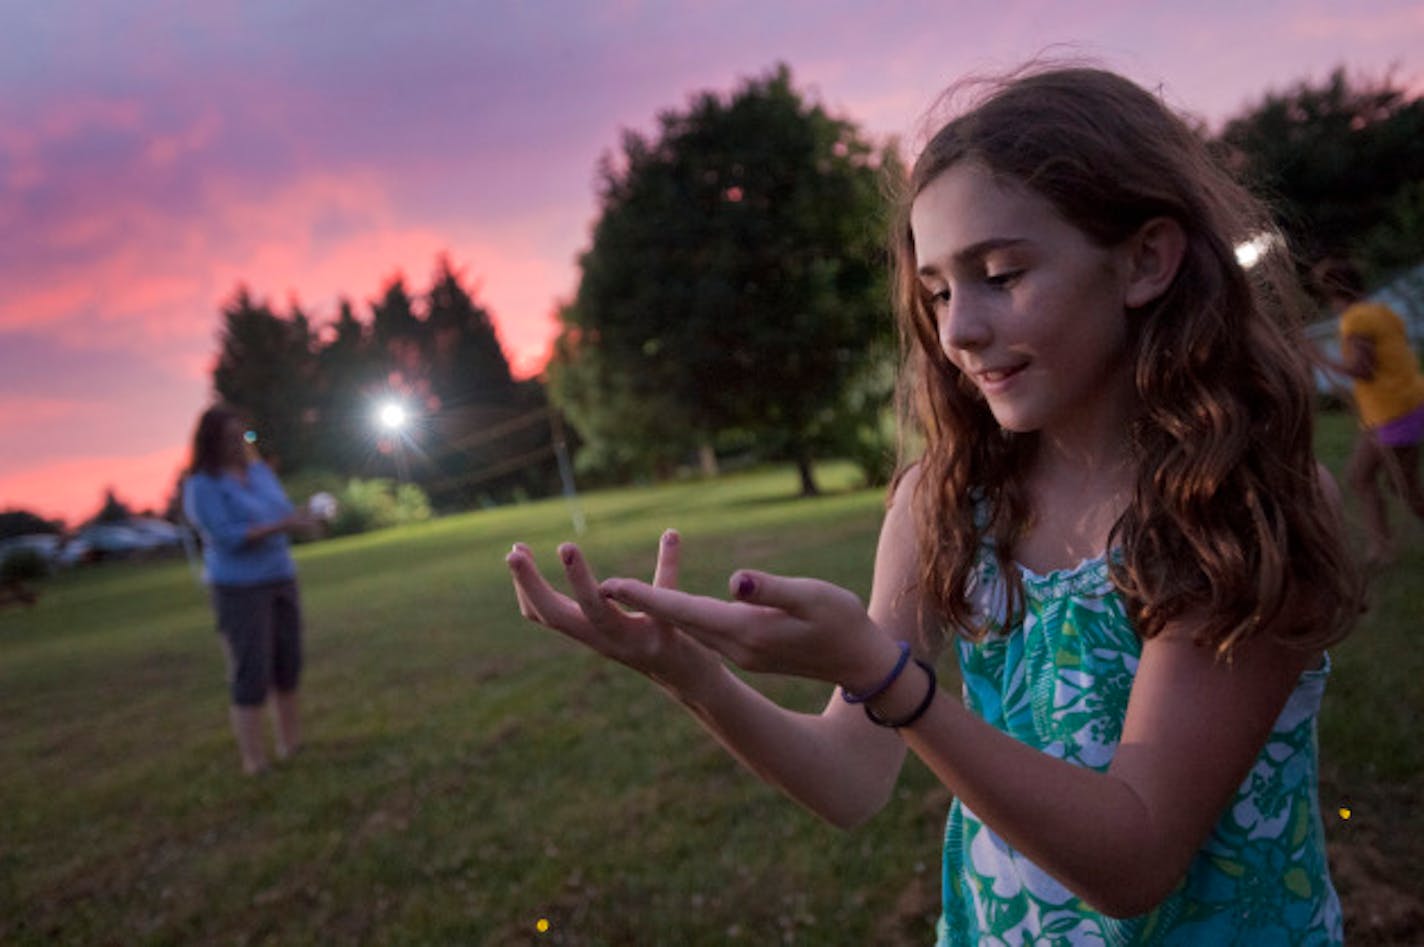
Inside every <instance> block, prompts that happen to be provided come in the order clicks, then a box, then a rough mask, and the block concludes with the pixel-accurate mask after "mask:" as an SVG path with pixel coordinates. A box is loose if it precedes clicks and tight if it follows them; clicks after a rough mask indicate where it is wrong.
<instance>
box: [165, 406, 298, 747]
mask: <svg viewBox="0 0 1424 947" xmlns="http://www.w3.org/2000/svg"><path fill="white" fill-rule="evenodd" d="M246 435H247V424H246V423H245V422H244V421H243V419H242V417H241V415H239V414H238V413H237V412H236V411H234V410H232V409H231V408H228V407H224V406H217V407H213V408H209V409H208V410H207V411H205V412H204V413H203V416H202V417H201V418H200V419H199V420H198V427H197V430H195V431H194V432H193V458H192V464H191V465H190V467H189V472H188V477H187V479H186V480H185V481H184V484H183V510H184V512H185V513H186V515H187V517H188V521H189V522H190V523H192V524H193V525H194V527H196V528H197V530H198V534H199V536H200V537H201V538H202V541H203V564H204V567H205V572H206V573H207V580H208V583H209V586H210V589H211V592H212V600H213V610H214V611H215V612H216V613H217V626H218V632H219V633H220V634H221V635H222V639H223V646H224V651H225V653H226V655H227V659H228V682H229V685H230V688H231V694H232V706H231V710H230V717H231V720H232V729H233V733H234V734H235V735H236V737H237V747H238V750H239V752H240V753H241V754H242V769H243V772H245V773H248V774H255V773H260V772H261V771H263V770H264V769H266V768H267V754H266V751H265V749H264V748H263V740H262V708H263V706H264V705H266V703H267V698H268V696H269V695H270V696H271V697H272V704H273V709H274V711H275V713H274V716H275V720H276V754H277V757H278V758H279V759H285V758H286V757H288V756H290V755H291V754H292V753H293V752H295V751H296V749H297V747H298V745H299V744H300V743H301V719H300V714H299V711H298V702H297V684H298V681H299V679H300V677H301V670H302V621H301V606H300V604H299V601H298V596H297V581H296V579H297V572H296V567H295V565H294V564H293V562H292V556H291V553H290V551H289V549H288V545H289V543H288V539H287V534H288V533H291V532H298V531H304V530H308V529H312V528H314V527H315V525H316V520H315V519H314V518H313V517H312V515H311V514H310V513H308V512H307V511H305V510H297V509H295V508H293V506H292V504H291V502H290V501H289V500H288V499H287V495H286V493H284V492H283V490H282V485H281V484H280V483H279V482H278V481H277V477H276V475H275V474H273V473H272V470H271V468H269V467H268V466H267V465H266V464H264V463H263V462H262V461H261V460H258V459H257V458H256V457H255V456H254V454H253V452H252V451H251V449H250V448H249V446H248V443H247V439H246Z"/></svg>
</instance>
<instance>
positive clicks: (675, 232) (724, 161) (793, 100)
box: [551, 65, 892, 493]
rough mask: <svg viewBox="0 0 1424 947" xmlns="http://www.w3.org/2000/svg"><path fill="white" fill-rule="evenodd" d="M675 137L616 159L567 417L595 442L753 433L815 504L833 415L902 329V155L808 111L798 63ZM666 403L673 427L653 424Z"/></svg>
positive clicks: (570, 372)
mask: <svg viewBox="0 0 1424 947" xmlns="http://www.w3.org/2000/svg"><path fill="white" fill-rule="evenodd" d="M659 126H660V133H659V135H658V137H657V138H656V139H646V138H644V137H642V136H640V135H638V134H637V133H634V132H628V133H626V134H625V136H624V140H623V150H622V154H621V155H620V156H619V157H618V158H617V159H614V158H612V157H605V158H604V160H603V161H602V163H601V165H600V168H599V171H598V175H599V182H600V184H599V187H600V194H599V197H600V203H601V216H600V219H599V221H598V223H597V225H596V227H595V230H594V235H593V242H592V246H591V247H590V249H589V250H588V251H587V252H586V253H584V254H583V256H582V257H581V259H580V267H581V271H582V273H581V279H580V283H579V288H578V293H577V296H576V297H575V299H574V301H573V302H572V304H571V305H569V306H567V307H565V308H564V309H563V311H562V314H561V317H562V319H563V322H564V330H563V337H562V339H561V342H560V345H559V346H558V348H557V350H556V351H557V355H556V360H555V364H554V365H553V366H552V368H551V375H552V376H553V377H554V378H555V379H556V382H555V387H554V391H555V392H556V393H557V395H556V396H557V397H559V398H561V399H563V400H561V403H560V406H561V407H563V408H565V410H566V411H567V413H568V414H569V417H570V418H571V419H572V420H573V421H574V423H575V425H577V426H578V427H579V433H580V434H581V435H582V436H583V437H584V438H585V440H586V441H587V442H588V443H589V444H590V445H593V446H595V447H597V446H599V445H607V444H608V443H609V438H610V437H613V438H618V437H621V438H624V439H626V440H627V441H629V442H630V443H632V444H633V445H635V446H634V447H633V450H634V451H642V452H644V453H647V452H648V451H652V452H654V453H656V450H655V449H656V448H658V447H659V444H658V443H652V441H656V442H660V446H661V448H662V449H667V448H678V449H684V448H686V447H687V446H688V445H689V444H691V443H698V442H710V441H711V440H712V439H714V438H716V437H717V436H719V435H724V434H726V433H728V432H734V431H736V432H742V433H743V434H745V435H748V436H750V437H751V438H752V439H753V440H754V441H755V442H756V443H757V444H758V445H759V446H760V447H761V448H762V449H763V450H765V451H767V452H769V453H776V454H780V455H782V456H788V457H790V458H792V459H793V460H794V461H795V462H796V464H797V466H798V469H799V470H800V472H801V482H802V489H803V492H806V493H814V492H815V491H816V484H815V480H814V477H813V475H812V469H811V460H812V456H813V453H814V451H815V449H816V445H817V441H818V438H820V436H821V433H822V429H823V428H824V426H825V424H826V419H827V414H828V412H830V413H831V414H834V412H835V409H836V407H837V405H838V402H839V399H840V398H841V397H842V395H843V392H844V388H845V385H846V382H847V380H848V379H849V378H850V377H851V376H852V375H854V374H855V372H856V371H857V369H858V366H859V365H860V363H861V362H862V360H863V358H864V357H865V353H866V352H867V351H868V350H869V349H870V348H871V347H872V345H873V343H875V342H876V341H877V340H880V339H883V338H886V337H887V336H888V335H889V334H890V333H891V331H892V323H891V320H890V318H889V316H888V313H887V309H888V306H887V304H886V300H887V298H888V296H887V293H886V292H885V289H884V283H883V274H884V262H883V256H882V253H881V249H880V248H881V244H882V235H883V232H884V228H883V220H884V202H883V200H882V198H881V189H880V175H879V172H878V165H879V164H880V162H881V161H882V160H885V158H886V157H887V156H888V155H890V154H891V153H892V152H891V149H889V148H887V149H885V150H884V152H882V153H879V154H877V153H876V151H875V150H874V149H873V148H872V147H871V146H870V145H869V144H868V143H866V142H865V141H864V140H863V139H862V138H861V136H860V134H859V132H858V130H857V129H856V127H855V126H854V125H853V124H851V123H850V122H848V121H845V120H843V119H837V118H833V117H832V116H830V115H829V114H827V113H826V112H825V111H824V110H823V109H822V108H821V107H820V106H819V105H811V104H808V103H807V102H806V101H805V100H804V99H803V98H802V96H801V94H800V93H798V92H797V91H796V90H795V88H793V85H792V80H791V73H790V70H789V69H788V68H787V67H786V66H784V65H783V66H779V67H778V68H776V69H775V70H774V71H772V72H771V73H770V74H768V75H767V76H764V77H762V78H759V79H753V80H750V81H748V82H745V83H744V84H743V85H742V86H741V87H740V88H739V89H738V90H737V91H736V92H735V93H733V94H732V95H731V96H730V97H727V98H722V97H719V96H717V95H715V94H713V93H703V94H701V95H699V96H696V97H695V98H694V99H693V100H692V102H691V103H690V106H689V108H688V110H687V111H686V112H684V113H675V112H666V113H664V114H662V115H661V116H660V117H659ZM654 409H655V410H656V411H657V412H659V413H665V415H666V416H665V417H663V418H660V419H658V422H657V423H649V420H650V419H649V418H648V417H647V415H648V413H649V412H650V410H654ZM669 429H672V430H674V431H676V432H677V433H676V434H675V435H674V436H673V437H672V439H671V440H667V439H666V438H667V434H666V432H667V431H668V430H669ZM643 439H649V440H643ZM640 441H641V443H639V442H640Z"/></svg>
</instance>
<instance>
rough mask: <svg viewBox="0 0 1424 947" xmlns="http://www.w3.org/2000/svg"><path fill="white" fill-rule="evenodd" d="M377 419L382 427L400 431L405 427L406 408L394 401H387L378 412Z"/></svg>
mask: <svg viewBox="0 0 1424 947" xmlns="http://www.w3.org/2000/svg"><path fill="white" fill-rule="evenodd" d="M376 419H377V420H378V421H380V422H381V427H383V428H385V429H386V430H388V431H399V430H400V429H401V428H403V427H405V422H406V413H405V408H404V407H403V406H402V405H400V404H398V403H396V402H394V401H387V402H386V403H385V404H383V405H381V407H380V410H379V411H378V412H377V413H376Z"/></svg>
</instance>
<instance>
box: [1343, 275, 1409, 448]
mask: <svg viewBox="0 0 1424 947" xmlns="http://www.w3.org/2000/svg"><path fill="white" fill-rule="evenodd" d="M1351 336H1355V337H1357V338H1361V339H1367V340H1369V341H1370V342H1371V343H1373V345H1374V350H1375V371H1374V374H1373V375H1372V376H1371V377H1370V378H1368V379H1365V378H1356V379H1355V403H1356V405H1357V406H1358V407H1359V409H1360V420H1361V421H1363V422H1364V424H1365V426H1366V427H1379V426H1380V425H1381V424H1385V423H1387V422H1389V421H1393V420H1394V419H1395V418H1400V417H1403V416H1404V415H1406V414H1408V413H1409V412H1411V411H1413V410H1414V409H1415V408H1417V407H1419V406H1420V405H1421V404H1424V374H1420V371H1419V359H1418V357H1417V356H1416V355H1415V354H1414V349H1413V348H1411V347H1410V345H1409V336H1408V335H1407V334H1406V333H1405V331H1404V322H1403V320H1401V319H1400V318H1399V316H1398V315H1396V314H1395V312H1394V310H1393V309H1391V308H1389V307H1388V306H1385V305H1382V304H1380V303H1356V304H1355V305H1353V306H1351V307H1350V308H1349V309H1346V310H1345V313H1344V315H1342V316H1341V317H1340V339H1341V342H1342V343H1343V342H1344V341H1345V340H1346V339H1348V338H1350V337H1351Z"/></svg>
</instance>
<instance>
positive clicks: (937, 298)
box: [930, 289, 949, 306]
mask: <svg viewBox="0 0 1424 947" xmlns="http://www.w3.org/2000/svg"><path fill="white" fill-rule="evenodd" d="M930 305H932V306H948V305H949V290H948V289H941V290H935V291H932V292H931V293H930Z"/></svg>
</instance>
